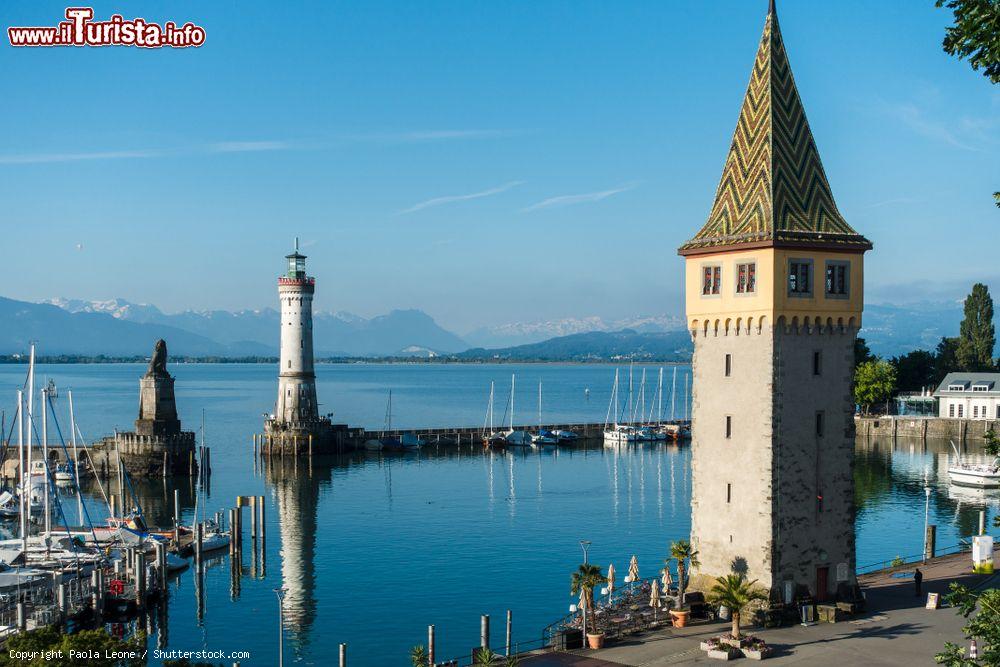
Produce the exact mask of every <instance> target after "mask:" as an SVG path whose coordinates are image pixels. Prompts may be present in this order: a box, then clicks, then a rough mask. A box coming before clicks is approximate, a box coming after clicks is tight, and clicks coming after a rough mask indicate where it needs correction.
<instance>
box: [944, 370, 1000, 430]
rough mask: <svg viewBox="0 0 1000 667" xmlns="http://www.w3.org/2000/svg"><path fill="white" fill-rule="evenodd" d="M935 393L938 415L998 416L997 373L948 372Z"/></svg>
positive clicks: (999, 377)
mask: <svg viewBox="0 0 1000 667" xmlns="http://www.w3.org/2000/svg"><path fill="white" fill-rule="evenodd" d="M934 396H935V398H937V399H938V416H939V417H946V418H950V419H1000V373H948V375H946V376H945V378H944V380H942V381H941V384H940V385H939V386H938V388H937V391H935V392H934Z"/></svg>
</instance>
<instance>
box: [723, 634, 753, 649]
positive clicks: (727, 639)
mask: <svg viewBox="0 0 1000 667" xmlns="http://www.w3.org/2000/svg"><path fill="white" fill-rule="evenodd" d="M719 643H720V644H725V645H726V646H732V647H733V648H739V649H742V648H746V647H747V646H750V644H751V643H753V639H752V638H750V637H740V638H739V639H733V638H732V637H731V636H729V635H725V636H723V637H719Z"/></svg>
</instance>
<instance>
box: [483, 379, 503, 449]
mask: <svg viewBox="0 0 1000 667" xmlns="http://www.w3.org/2000/svg"><path fill="white" fill-rule="evenodd" d="M495 394H496V386H495V384H494V382H493V381H492V380H491V381H490V400H489V402H488V403H487V404H486V418H485V419H484V420H483V436H482V437H483V446H484V447H490V448H493V449H499V448H502V447H504V446H505V445H506V444H507V438H505V437H504V435H503V434H502V433H497V432H496V431H494V430H493V399H494V396H495Z"/></svg>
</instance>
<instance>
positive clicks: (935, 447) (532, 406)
mask: <svg viewBox="0 0 1000 667" xmlns="http://www.w3.org/2000/svg"><path fill="white" fill-rule="evenodd" d="M144 370H145V368H144V367H143V366H141V365H127V364H123V365H94V366H86V365H61V366H40V367H39V369H38V379H39V380H40V381H42V380H44V379H45V378H48V377H51V378H53V379H54V380H55V381H56V383H57V384H58V385H59V387H60V390H61V392H62V393H61V397H60V399H59V400H58V401H57V405H56V411H57V413H58V414H59V415H61V419H62V420H63V421H64V422H66V421H67V417H66V416H65V415H66V410H67V406H66V401H65V390H66V389H72V390H73V394H74V403H75V407H76V413H77V419H78V422H79V424H80V428H81V430H82V431H83V433H84V434H85V436H86V437H87V438H88V439H96V438H97V437H100V436H102V435H106V434H108V433H111V432H113V430H114V429H115V428H119V429H130V428H131V427H132V421H133V420H134V419H135V417H136V410H137V406H138V396H137V390H138V378H139V376H140V375H141V374H142V373H143V372H144ZM170 370H171V372H172V373H173V375H174V377H175V378H176V391H177V400H178V410H179V412H180V414H181V419H182V420H183V421H184V424H185V428H187V429H189V430H197V429H198V428H199V422H200V416H201V411H202V409H204V410H205V417H206V424H207V428H206V437H207V444H208V445H209V446H211V447H212V459H213V476H212V480H211V485H210V486H211V488H210V497H209V501H208V511H209V513H212V512H214V511H215V510H218V509H223V508H226V507H231V506H233V504H234V499H235V497H236V496H237V495H265V496H267V502H268V505H267V541H266V549H265V552H266V553H265V558H264V562H263V563H260V562H254V560H253V558H252V557H251V553H252V548H251V544H250V540H249V533H247V538H246V540H245V547H244V555H243V564H242V572H243V575H242V577H241V578H240V580H239V585H238V586H235V587H234V586H233V585H232V578H231V569H230V563H229V558H228V555H225V554H224V555H222V556H220V557H216V558H215V559H213V560H212V561H210V564H209V568H208V571H207V573H206V576H205V592H206V596H205V597H206V607H205V611H204V614H203V615H202V617H201V619H200V620H199V617H198V613H197V606H196V597H195V589H194V583H193V577H192V573H191V572H190V571H186V572H184V573H183V574H181V575H180V577H178V578H177V579H176V580H175V581H174V584H173V586H174V590H173V592H172V594H171V596H170V601H169V608H168V621H167V623H166V627H165V630H166V633H167V638H166V645H167V647H168V648H170V649H180V650H198V649H202V648H205V649H209V650H223V651H237V650H239V651H249V652H250V653H251V655H252V658H251V659H250V660H243V661H242V662H243V664H261V665H264V664H275V663H276V660H277V641H276V638H277V601H276V598H275V594H274V592H273V589H274V588H276V587H278V586H284V587H287V589H288V597H287V598H286V607H285V608H286V614H285V627H286V631H287V641H286V651H287V656H286V657H287V659H289V660H295V661H296V662H298V663H301V664H310V665H311V664H317V665H324V664H330V662H331V661H332V659H333V658H334V657H335V652H336V645H337V644H338V643H340V642H347V643H348V645H349V649H348V650H349V656H350V662H351V664H354V665H390V664H404V663H405V661H406V654H407V651H408V649H409V648H410V647H411V646H413V645H414V644H418V643H423V642H424V641H425V640H426V631H427V625H428V624H431V623H433V624H435V625H436V626H437V644H438V658H439V659H443V658H445V657H450V656H459V655H465V654H467V653H468V650H469V649H470V647H471V646H473V645H474V644H476V643H477V642H478V636H479V615H480V614H483V613H488V614H490V615H491V618H492V619H493V638H494V643H495V644H497V645H499V644H500V643H501V642H502V635H503V619H504V614H505V612H506V609H508V608H510V609H512V610H513V614H514V639H515V642H517V641H521V642H529V641H533V640H536V639H537V638H538V637H539V635H540V632H541V629H542V628H543V627H544V626H545V625H547V624H548V623H550V622H552V621H553V620H555V619H556V618H558V617H559V616H561V615H562V614H564V613H565V612H566V609H567V606H568V605H569V604H570V603H571V602H572V600H571V598H570V597H569V595H568V593H569V583H568V582H569V573H570V572H571V571H572V570H573V569H574V568H575V567H576V565H577V564H578V563H579V562H580V559H581V551H580V547H579V543H578V542H579V540H580V539H582V538H585V539H589V540H591V541H592V543H593V544H592V546H591V548H590V559H591V561H592V562H596V563H600V564H602V565H606V564H607V563H608V562H614V563H615V565H616V568H617V569H618V570H619V571H620V572H624V570H625V568H626V565H627V561H628V558H629V557H630V556H631V555H632V554H635V555H636V556H637V557H638V561H639V565H640V574H642V575H643V576H647V575H652V574H654V573H655V572H656V570H658V569H659V568H660V567H661V566H662V560H663V558H664V556H665V552H666V549H667V545H668V544H669V542H670V541H671V540H673V539H677V538H679V537H683V536H687V534H688V532H689V530H690V505H689V498H690V478H689V468H690V466H689V463H690V460H689V459H690V456H689V449H688V448H685V447H675V446H672V445H658V446H645V447H636V448H632V449H628V450H624V451H616V450H605V449H603V448H600V447H598V448H590V449H571V448H563V449H559V450H547V451H543V452H540V453H539V452H532V451H528V452H515V453H513V454H492V455H491V454H483V453H482V452H481V451H479V450H478V449H477V448H472V447H463V448H461V449H457V450H456V449H455V448H447V449H445V448H441V449H440V450H439V449H437V448H436V447H433V446H431V447H428V448H426V449H425V450H424V451H422V452H421V453H420V454H419V455H395V456H394V455H387V456H379V455H377V454H374V453H371V454H356V455H352V456H345V457H338V458H335V459H331V460H319V459H316V460H314V461H313V465H312V466H311V467H310V466H309V465H308V463H307V462H305V461H298V462H294V461H291V460H290V459H289V460H286V461H285V463H284V465H282V464H280V463H278V462H275V463H274V465H272V466H270V467H267V468H265V469H264V470H262V471H255V469H254V464H253V461H252V456H251V434H252V433H254V432H256V431H258V430H259V428H260V416H261V414H262V413H264V412H266V411H268V410H270V409H271V406H272V404H273V400H274V392H275V391H276V386H277V383H276V378H275V375H276V372H277V367H276V366H273V365H193V364H192V365H171V366H170ZM24 371H25V369H24V367H23V366H0V398H2V399H3V400H2V401H0V405H2V406H4V407H6V409H7V414H8V415H9V414H10V412H11V407H12V404H13V402H14V401H13V398H10V397H13V395H14V392H15V390H16V389H17V388H18V387H19V386H20V385H21V383H22V381H23V378H24ZM512 372H514V373H516V374H517V383H518V384H517V395H516V397H515V398H516V401H515V410H516V414H515V421H516V422H533V421H536V420H537V412H538V382H539V380H541V381H542V385H543V417H544V419H545V421H603V420H604V417H605V414H606V411H607V406H608V400H609V397H610V391H611V383H612V380H613V377H614V368H612V367H608V366H596V365H594V366H590V365H587V366H580V365H556V364H553V365H525V366H515V365H502V366H495V365H402V364H401V365H367V364H352V365H336V366H320V367H319V368H318V369H317V373H318V391H319V396H320V400H321V401H322V402H323V403H324V405H323V406H322V409H323V411H324V412H333V413H334V419H335V420H337V421H342V422H347V423H350V424H352V425H364V426H368V427H376V428H377V427H380V426H381V425H382V424H383V422H384V419H385V411H386V396H387V393H388V390H389V389H390V388H391V389H392V391H393V425H394V426H400V427H421V426H441V425H449V426H450V425H468V426H473V425H481V424H482V423H483V419H484V414H485V409H486V401H487V396H488V393H489V383H490V381H491V380H493V381H495V382H496V383H497V401H496V414H497V421H498V422H499V421H500V418H501V417H502V415H503V413H504V403H505V401H506V399H507V394H508V387H509V383H510V375H511V373H512ZM657 372H658V368H654V367H649V368H648V369H647V388H646V395H645V399H646V409H647V411H648V410H649V408H650V407H651V406H653V405H654V403H653V394H654V393H655V389H656V387H655V385H656V382H655V378H656V374H657ZM687 372H688V369H687V368H684V367H682V368H681V369H680V370H679V372H678V382H677V396H676V399H675V403H674V410H675V413H676V415H677V416H680V415H681V414H682V413H683V411H684V409H685V405H684V395H685V393H686V392H685V390H684V387H685V384H686V383H685V382H684V379H685V378H686V374H687ZM671 373H672V371H671V369H670V368H668V369H667V370H666V372H665V381H664V385H665V391H664V393H665V397H664V400H663V412H664V415H665V416H669V415H670V403H671V401H670V397H671V396H670V387H671V384H672V382H671V380H672V377H671ZM640 374H641V368H640V367H636V372H635V375H634V381H635V392H636V393H638V388H639V378H640ZM622 382H623V386H624V385H627V373H624V372H623V375H622ZM588 389H589V393H588V392H587V390H588ZM64 430H67V429H66V427H65V424H64ZM67 432H68V430H67ZM948 449H949V447H948V445H947V444H946V443H929V444H928V446H927V447H926V448H925V447H923V446H922V445H920V444H919V443H915V444H914V445H913V447H912V448H911V447H910V445H909V444H905V443H904V444H897V445H896V446H895V449H893V446H892V445H891V443H877V442H876V443H860V442H859V444H858V447H857V450H856V481H857V491H856V500H857V504H858V522H857V533H858V563H859V564H860V565H862V566H863V565H866V564H869V563H874V562H877V561H881V560H886V559H891V558H892V557H893V556H895V555H897V554H900V555H904V556H905V555H911V554H916V553H919V551H920V548H921V540H922V531H923V520H924V490H923V487H924V481H923V480H924V477H925V475H926V477H927V479H928V480H929V484H930V486H931V488H932V496H931V501H930V520H931V522H932V523H936V524H937V525H938V544H939V545H940V546H949V545H951V544H955V543H957V542H958V540H959V539H960V538H961V537H962V536H967V535H971V534H973V533H974V532H975V530H976V527H977V520H978V511H979V510H980V509H982V508H984V507H985V508H987V509H988V511H989V513H990V514H991V515H992V514H993V513H994V511H995V510H994V508H995V507H996V506H997V503H996V500H995V499H994V498H991V497H980V496H976V495H968V496H959V495H955V492H954V491H950V490H949V488H948V484H947V476H946V472H945V470H946V462H947V454H948ZM174 484H177V485H178V488H179V489H180V490H181V497H182V504H183V506H184V511H185V516H186V517H187V520H188V521H190V519H191V516H192V514H193V497H194V494H193V490H192V488H191V483H190V481H189V480H187V479H186V478H178V479H174V480H167V481H165V482H164V481H163V480H155V481H152V482H148V483H144V484H142V485H140V495H141V496H142V497H143V504H144V507H145V509H146V512H147V514H148V515H150V516H151V518H152V520H153V521H155V522H159V523H161V524H163V525H167V524H168V523H169V521H170V514H171V511H172V508H171V505H172V494H173V488H174V486H173V485H174ZM93 497H96V494H93V495H92V498H93ZM88 504H89V506H90V507H91V508H92V509H93V510H94V511H95V512H97V511H99V508H98V504H97V503H96V501H94V500H91V501H89V503H88ZM72 506H73V505H72V502H68V503H67V507H68V508H69V509H67V511H68V512H69V513H70V516H73V510H72V509H71V508H72ZM102 516H103V515H102ZM245 522H246V523H249V519H248V517H247V518H246V519H245ZM150 641H151V646H152V645H153V644H154V643H155V637H154V638H151V640H150Z"/></svg>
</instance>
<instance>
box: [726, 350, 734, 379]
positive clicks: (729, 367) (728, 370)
mask: <svg viewBox="0 0 1000 667" xmlns="http://www.w3.org/2000/svg"><path fill="white" fill-rule="evenodd" d="M732 374H733V355H731V354H727V355H726V377H729V376H730V375H732Z"/></svg>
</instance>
